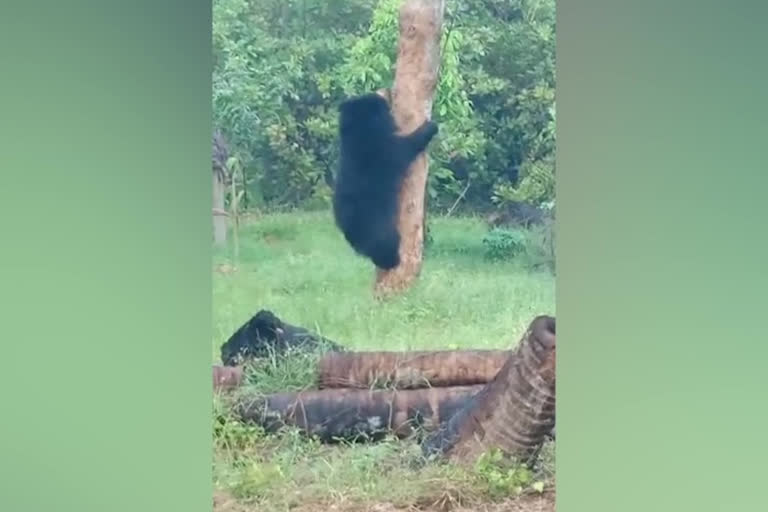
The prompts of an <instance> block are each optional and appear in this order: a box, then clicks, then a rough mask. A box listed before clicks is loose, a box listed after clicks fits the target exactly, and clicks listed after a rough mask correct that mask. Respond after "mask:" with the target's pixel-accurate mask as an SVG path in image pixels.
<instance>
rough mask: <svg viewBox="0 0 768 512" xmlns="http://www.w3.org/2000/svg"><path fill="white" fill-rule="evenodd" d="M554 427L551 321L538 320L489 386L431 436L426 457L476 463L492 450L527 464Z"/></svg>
mask: <svg viewBox="0 0 768 512" xmlns="http://www.w3.org/2000/svg"><path fill="white" fill-rule="evenodd" d="M554 426H555V318H554V317H551V316H538V317H536V318H535V319H534V320H533V321H532V322H531V324H530V326H529V327H528V329H527V331H526V332H525V334H524V336H523V338H522V340H521V341H520V343H519V345H518V346H517V348H516V349H515V350H514V351H513V352H512V354H511V355H510V357H509V359H508V360H507V362H506V363H505V364H504V367H503V368H502V369H501V370H500V371H499V373H498V374H497V375H496V377H495V378H494V379H493V381H492V382H490V383H488V384H487V385H486V386H485V387H484V388H483V389H482V390H481V391H480V392H479V393H477V394H476V395H475V396H473V397H472V398H471V399H469V400H468V401H467V403H466V404H465V405H464V407H463V408H462V409H461V410H460V411H458V412H457V413H456V414H455V415H453V416H452V417H451V418H450V419H449V420H448V421H446V422H445V423H444V424H442V425H441V426H440V428H439V429H437V431H436V432H434V433H433V434H432V435H431V436H429V437H428V438H427V439H426V440H425V441H424V442H423V443H422V448H423V451H424V453H425V455H427V456H432V455H436V454H437V455H443V456H446V457H448V458H452V459H459V460H461V459H465V460H466V459H475V458H476V457H477V456H478V455H480V454H481V453H483V452H485V451H487V450H488V449H491V448H497V449H500V450H501V451H502V452H505V453H506V454H507V455H511V456H514V457H517V458H519V459H521V460H523V461H526V462H531V461H532V460H533V459H534V458H535V457H536V456H537V454H538V450H539V448H540V447H541V445H542V443H543V442H544V440H545V438H546V437H547V436H549V435H552V436H553V437H554V431H553V429H554Z"/></svg>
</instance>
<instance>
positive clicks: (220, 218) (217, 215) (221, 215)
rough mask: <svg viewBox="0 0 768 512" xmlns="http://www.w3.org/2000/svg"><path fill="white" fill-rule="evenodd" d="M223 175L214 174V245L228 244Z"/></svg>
mask: <svg viewBox="0 0 768 512" xmlns="http://www.w3.org/2000/svg"><path fill="white" fill-rule="evenodd" d="M222 178H223V176H222V175H221V173H218V172H215V171H214V172H213V243H214V244H216V245H224V244H225V243H226V242H227V212H226V210H225V209H224V189H225V185H224V181H223V180H222Z"/></svg>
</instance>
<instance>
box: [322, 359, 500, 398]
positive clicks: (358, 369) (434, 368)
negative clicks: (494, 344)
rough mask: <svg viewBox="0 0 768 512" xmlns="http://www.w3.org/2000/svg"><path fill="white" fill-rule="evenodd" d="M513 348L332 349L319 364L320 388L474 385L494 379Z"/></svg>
mask: <svg viewBox="0 0 768 512" xmlns="http://www.w3.org/2000/svg"><path fill="white" fill-rule="evenodd" d="M510 353H511V352H510V351H509V350H441V351H432V352H426V351H424V352H330V353H328V354H325V355H324V356H323V357H322V358H321V359H320V361H319V362H318V365H317V374H318V375H317V378H318V387H319V388H321V389H322V388H365V389H367V388H373V387H394V388H398V389H408V388H426V387H447V386H471V385H476V384H487V383H488V382H490V381H492V380H493V378H494V377H495V376H496V374H497V373H498V372H499V370H500V369H501V368H502V367H503V366H504V363H505V362H506V361H507V359H509V355H510Z"/></svg>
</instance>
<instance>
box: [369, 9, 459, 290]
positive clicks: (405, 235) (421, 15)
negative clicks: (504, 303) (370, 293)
mask: <svg viewBox="0 0 768 512" xmlns="http://www.w3.org/2000/svg"><path fill="white" fill-rule="evenodd" d="M444 10H445V0H405V2H403V5H402V7H401V8H400V40H399V45H398V54H397V63H396V66H395V80H394V85H393V87H392V114H393V116H394V118H395V122H396V123H397V126H398V128H399V130H400V131H402V132H404V133H410V132H412V131H413V130H415V129H416V128H418V127H419V126H420V125H421V124H422V123H423V122H424V121H425V120H427V119H429V118H430V112H431V111H432V102H433V96H434V92H435V88H436V86H437V80H438V76H439V71H440V36H441V32H442V25H443V12H444ZM426 184H427V156H426V153H422V154H421V155H419V156H418V157H417V158H416V160H415V161H414V162H413V163H412V164H411V167H410V169H409V170H408V172H407V173H406V177H405V180H404V182H403V185H402V188H401V191H400V198H399V214H398V217H399V219H398V230H399V232H400V238H401V240H400V265H399V266H397V267H396V268H394V269H392V270H389V271H383V270H381V269H377V271H376V272H377V274H376V284H375V293H376V295H378V296H381V297H383V296H386V295H390V294H392V293H396V292H399V291H401V290H403V289H405V288H407V287H408V286H409V285H410V284H411V283H412V282H413V281H414V280H415V279H416V277H417V276H418V275H419V272H420V271H421V262H422V254H423V249H424V246H423V244H424V192H425V190H426Z"/></svg>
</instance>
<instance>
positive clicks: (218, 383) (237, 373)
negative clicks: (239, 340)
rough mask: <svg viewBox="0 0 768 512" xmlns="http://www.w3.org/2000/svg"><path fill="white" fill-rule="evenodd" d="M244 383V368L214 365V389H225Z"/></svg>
mask: <svg viewBox="0 0 768 512" xmlns="http://www.w3.org/2000/svg"><path fill="white" fill-rule="evenodd" d="M242 383H243V369H242V368H241V367H239V366H220V365H213V390H214V391H224V390H228V389H233V388H237V387H239V386H240V385H241V384H242Z"/></svg>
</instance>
